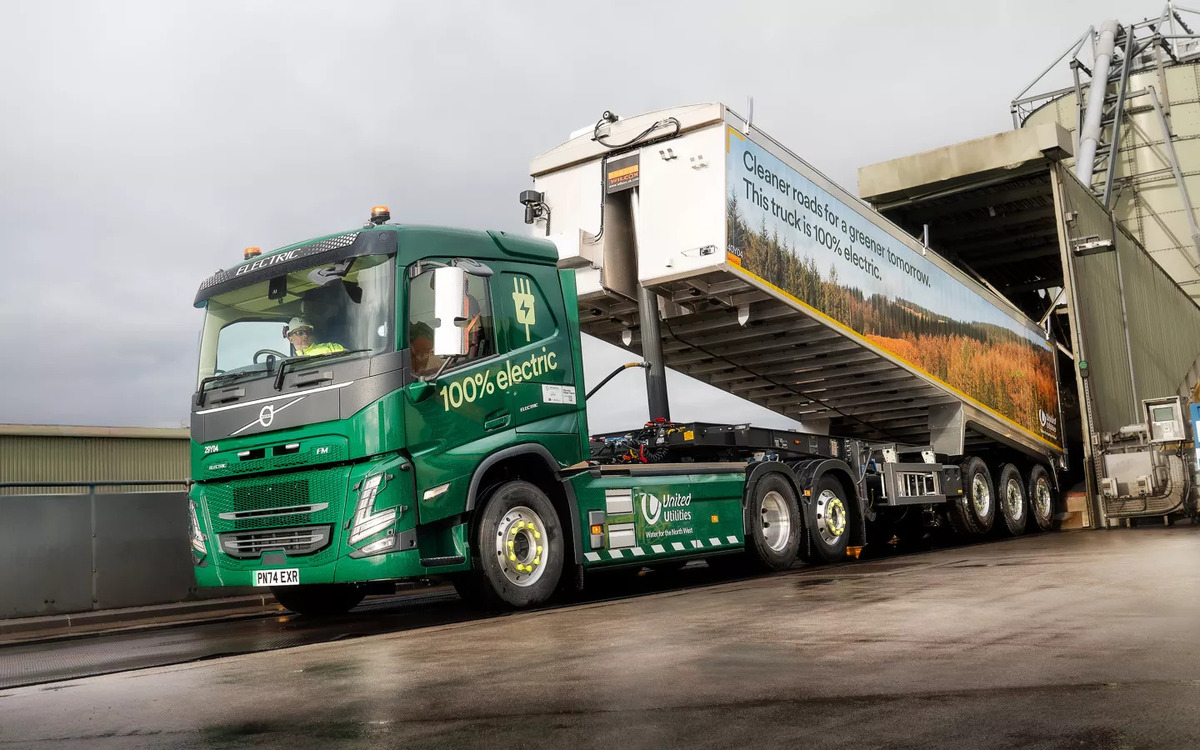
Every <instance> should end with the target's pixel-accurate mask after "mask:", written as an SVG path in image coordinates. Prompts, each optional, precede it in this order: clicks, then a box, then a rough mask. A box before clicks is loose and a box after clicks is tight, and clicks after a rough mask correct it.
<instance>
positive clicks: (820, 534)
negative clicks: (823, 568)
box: [805, 477, 850, 562]
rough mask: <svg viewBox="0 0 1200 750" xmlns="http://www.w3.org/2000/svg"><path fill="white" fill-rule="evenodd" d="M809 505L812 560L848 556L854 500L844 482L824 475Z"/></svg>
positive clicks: (807, 510)
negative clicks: (851, 507)
mask: <svg viewBox="0 0 1200 750" xmlns="http://www.w3.org/2000/svg"><path fill="white" fill-rule="evenodd" d="M805 509H806V515H807V520H808V538H809V544H810V546H811V548H812V552H813V555H812V557H813V559H812V562H838V561H840V560H845V559H846V545H848V544H849V543H850V503H849V502H847V501H846V490H845V489H844V488H843V487H842V484H841V482H839V481H838V480H836V479H834V478H833V477H821V480H820V481H819V482H817V484H816V486H815V487H813V490H812V501H811V502H809V503H808V504H807V505H806V506H805Z"/></svg>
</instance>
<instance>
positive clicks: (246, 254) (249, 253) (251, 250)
mask: <svg viewBox="0 0 1200 750" xmlns="http://www.w3.org/2000/svg"><path fill="white" fill-rule="evenodd" d="M260 255H262V250H260V249H258V248H257V247H248V248H246V249H245V250H243V251H242V258H243V259H244V260H250V259H251V258H257V257H258V256H260Z"/></svg>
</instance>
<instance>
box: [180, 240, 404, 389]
mask: <svg viewBox="0 0 1200 750" xmlns="http://www.w3.org/2000/svg"><path fill="white" fill-rule="evenodd" d="M390 261H391V258H390V257H389V256H386V255H366V256H361V257H357V258H348V259H346V260H342V261H338V262H337V263H332V264H326V265H319V266H313V267H311V268H306V269H303V270H299V271H294V272H292V273H289V274H287V275H286V276H280V277H276V278H274V279H271V280H269V281H261V282H259V283H257V284H251V285H248V286H245V287H242V288H240V289H235V290H233V291H230V292H226V293H225V294H221V295H218V296H216V297H213V298H212V299H210V300H208V303H207V309H206V312H205V315H204V332H203V334H202V335H201V341H200V371H199V376H198V378H197V382H198V383H201V382H203V381H204V379H205V378H212V377H214V376H222V377H221V380H222V381H223V380H225V379H226V378H227V379H229V380H237V379H240V377H239V376H243V377H250V376H258V375H266V374H269V373H270V372H273V371H274V370H276V369H278V366H279V362H280V361H281V360H284V359H288V358H291V357H305V356H318V355H326V354H334V353H338V352H343V351H344V352H346V356H347V357H367V356H371V355H373V354H380V353H382V352H386V351H390V350H391V349H392V348H393V345H394V343H395V338H396V336H395V332H394V331H393V328H392V324H391V321H392V302H393V294H394V289H395V286H394V281H393V279H394V277H393V273H394V268H395V264H394V263H393V262H390ZM355 350H362V351H355Z"/></svg>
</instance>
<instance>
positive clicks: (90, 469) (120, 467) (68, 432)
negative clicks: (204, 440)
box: [0, 425, 189, 495]
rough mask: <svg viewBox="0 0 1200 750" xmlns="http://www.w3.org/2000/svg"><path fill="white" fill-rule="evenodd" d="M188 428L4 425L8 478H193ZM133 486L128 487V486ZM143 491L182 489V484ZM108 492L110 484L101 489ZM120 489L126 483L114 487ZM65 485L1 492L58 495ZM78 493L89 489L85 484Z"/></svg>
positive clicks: (2, 471) (2, 459)
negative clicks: (85, 487)
mask: <svg viewBox="0 0 1200 750" xmlns="http://www.w3.org/2000/svg"><path fill="white" fill-rule="evenodd" d="M188 446H189V441H188V433H187V430H136V429H111V430H109V429H106V428H50V427H36V426H28V427H26V426H20V425H0V483H3V482H116V481H153V480H163V481H171V482H178V481H180V480H183V479H186V478H187V477H188V474H189V471H188ZM125 489H126V490H128V489H129V488H125ZM139 489H141V490H144V491H152V490H163V491H171V490H174V491H178V490H179V487H178V485H162V486H149V487H142V488H139ZM98 491H99V492H104V491H105V488H99V489H98ZM114 491H121V488H114ZM65 492H67V490H64V489H63V488H47V489H8V490H6V489H3V488H0V494H7V495H13V494H22V495H27V494H56V495H61V494H64V493H65ZM77 492H80V493H86V489H79V490H77Z"/></svg>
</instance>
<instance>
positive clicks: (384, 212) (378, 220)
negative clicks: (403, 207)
mask: <svg viewBox="0 0 1200 750" xmlns="http://www.w3.org/2000/svg"><path fill="white" fill-rule="evenodd" d="M390 218H392V212H391V211H389V210H388V207H387V206H373V207H372V208H371V223H372V224H375V225H376V226H378V225H379V224H382V223H383V222H385V221H387V220H388V219H390Z"/></svg>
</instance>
